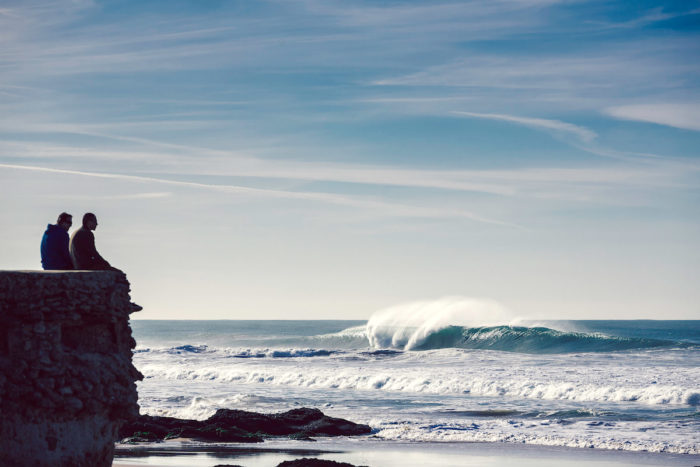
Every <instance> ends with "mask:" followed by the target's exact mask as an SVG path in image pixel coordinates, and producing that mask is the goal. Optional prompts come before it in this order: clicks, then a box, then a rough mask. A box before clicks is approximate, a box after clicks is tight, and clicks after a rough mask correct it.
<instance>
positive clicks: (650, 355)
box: [132, 304, 700, 454]
mask: <svg viewBox="0 0 700 467" xmlns="http://www.w3.org/2000/svg"><path fill="white" fill-rule="evenodd" d="M443 305H444V304H443ZM429 308H430V307H429ZM444 309H445V308H444V306H443V307H442V308H441V310H443V311H444ZM492 312H493V310H491V311H490V312H488V313H486V316H493V317H494V320H495V321H494V322H485V321H484V320H480V321H479V322H475V321H472V322H467V321H469V320H464V319H458V318H457V317H455V316H453V315H452V314H451V313H450V312H447V313H444V312H438V314H442V315H443V316H442V318H440V319H437V320H436V319H434V318H435V316H434V315H435V312H426V309H425V307H423V309H421V310H410V309H406V308H405V307H404V308H403V309H400V310H388V311H386V312H384V313H380V314H377V315H375V316H373V317H372V318H371V319H370V320H369V321H146V320H137V321H133V322H132V327H133V331H134V336H135V338H136V341H137V347H136V349H135V355H134V363H135V365H136V367H137V368H138V369H139V370H140V371H141V372H142V373H143V375H144V380H143V381H142V382H140V383H138V391H139V404H140V405H141V411H142V413H147V414H151V415H166V416H174V417H180V418H195V419H205V418H207V417H209V416H210V415H212V414H213V413H214V412H215V411H216V410H217V409H219V408H231V409H242V410H251V411H260V412H279V411H283V410H287V409H291V408H295V407H302V406H303V407H317V408H319V409H321V410H322V411H323V412H324V413H326V414H328V415H330V416H334V417H342V418H347V419H350V420H353V421H355V422H358V423H366V424H369V425H370V426H371V427H372V428H373V435H372V436H373V439H374V440H380V442H386V443H392V442H397V441H400V442H412V443H413V442H414V443H424V442H441V441H450V442H469V441H479V442H507V443H525V444H532V445H548V446H570V447H588V448H599V449H622V450H630V451H649V452H672V453H683V454H699V453H700V435H699V433H700V321H547V322H545V321H540V322H533V321H522V320H517V322H509V323H507V324H506V323H504V322H501V323H500V324H499V323H498V321H499V320H500V321H502V320H503V318H502V317H498V313H492ZM481 315H484V314H483V313H481ZM445 316H446V317H447V318H446V319H443V318H445ZM477 321H478V320H477Z"/></svg>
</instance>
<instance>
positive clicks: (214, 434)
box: [120, 408, 372, 443]
mask: <svg viewBox="0 0 700 467" xmlns="http://www.w3.org/2000/svg"><path fill="white" fill-rule="evenodd" d="M371 431H372V429H371V428H370V427H369V426H367V425H360V424H357V423H353V422H350V421H348V420H343V419H341V418H332V417H328V416H327V415H324V414H323V412H321V411H320V410H318V409H308V408H301V409H294V410H289V411H287V412H283V413H278V414H262V413H257V412H246V411H244V410H230V409H219V410H217V411H216V413H215V414H214V415H212V416H211V417H209V418H208V419H206V420H203V421H198V420H186V419H179V418H172V417H153V416H149V415H142V416H140V417H139V418H138V419H136V420H134V421H133V422H129V423H127V424H126V425H124V426H123V427H122V429H121V433H120V434H121V436H122V437H124V438H129V439H127V441H132V442H134V441H136V442H138V441H159V440H164V439H170V438H178V437H183V438H193V439H196V440H200V441H218V442H238V443H246V442H247V443H256V442H261V441H263V439H264V438H266V437H274V436H287V437H290V438H295V439H309V438H310V437H312V436H354V435H365V434H368V433H370V432H371Z"/></svg>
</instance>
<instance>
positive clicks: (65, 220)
mask: <svg viewBox="0 0 700 467" xmlns="http://www.w3.org/2000/svg"><path fill="white" fill-rule="evenodd" d="M56 225H58V226H60V227H63V228H64V229H66V230H68V229H70V226H71V225H73V216H71V215H70V214H68V213H67V212H62V213H61V214H59V215H58V220H57V221H56Z"/></svg>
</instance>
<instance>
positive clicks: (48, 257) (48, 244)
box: [41, 212, 73, 270]
mask: <svg viewBox="0 0 700 467" xmlns="http://www.w3.org/2000/svg"><path fill="white" fill-rule="evenodd" d="M71 225H73V216H71V215H70V214H68V213H67V212H62V213H61V214H59V215H58V220H57V221H56V224H55V225H54V224H49V225H47V226H46V232H44V236H43V237H42V238H41V266H42V267H43V268H44V269H46V270H50V269H62V270H66V269H73V262H72V260H71V257H70V254H69V253H68V229H70V226H71Z"/></svg>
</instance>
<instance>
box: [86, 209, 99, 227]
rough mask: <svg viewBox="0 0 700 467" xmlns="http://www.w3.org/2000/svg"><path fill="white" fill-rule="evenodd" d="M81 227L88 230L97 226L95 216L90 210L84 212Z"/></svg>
mask: <svg viewBox="0 0 700 467" xmlns="http://www.w3.org/2000/svg"><path fill="white" fill-rule="evenodd" d="M83 227H85V228H87V229H89V230H95V229H96V228H97V216H95V215H94V214H93V213H91V212H86V213H85V215H84V216H83Z"/></svg>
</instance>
